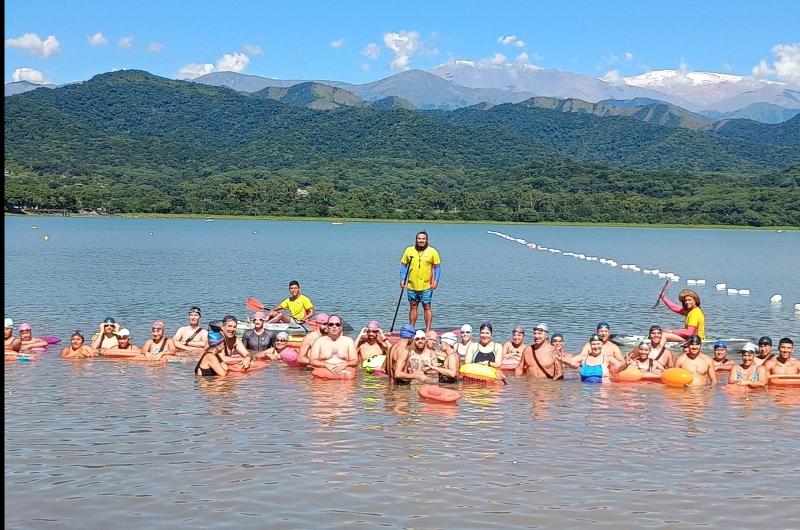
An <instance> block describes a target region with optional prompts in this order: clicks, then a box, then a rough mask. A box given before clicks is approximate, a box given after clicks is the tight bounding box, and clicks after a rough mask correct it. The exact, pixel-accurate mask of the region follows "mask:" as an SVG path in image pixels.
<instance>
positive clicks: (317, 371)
mask: <svg viewBox="0 0 800 530" xmlns="http://www.w3.org/2000/svg"><path fill="white" fill-rule="evenodd" d="M311 375H313V376H314V377H316V378H318V379H353V378H354V377H355V376H356V374H355V372H353V371H351V370H349V369H344V370H342V371H341V372H339V373H338V374H335V373H333V372H331V371H330V370H328V369H327V368H325V367H324V366H320V367H318V368H314V369H313V370H312V371H311Z"/></svg>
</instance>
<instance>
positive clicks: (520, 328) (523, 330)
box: [512, 326, 525, 335]
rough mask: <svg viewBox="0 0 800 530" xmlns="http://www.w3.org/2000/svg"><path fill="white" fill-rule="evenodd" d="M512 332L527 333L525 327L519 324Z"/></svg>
mask: <svg viewBox="0 0 800 530" xmlns="http://www.w3.org/2000/svg"><path fill="white" fill-rule="evenodd" d="M512 333H522V334H523V335H524V334H525V328H523V327H522V326H517V327H515V328H514V331H512Z"/></svg>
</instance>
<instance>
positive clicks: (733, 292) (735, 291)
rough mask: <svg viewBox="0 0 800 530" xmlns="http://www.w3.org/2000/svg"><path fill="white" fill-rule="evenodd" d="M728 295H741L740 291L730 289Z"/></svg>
mask: <svg viewBox="0 0 800 530" xmlns="http://www.w3.org/2000/svg"><path fill="white" fill-rule="evenodd" d="M728 294H739V289H730V288H729V289H728Z"/></svg>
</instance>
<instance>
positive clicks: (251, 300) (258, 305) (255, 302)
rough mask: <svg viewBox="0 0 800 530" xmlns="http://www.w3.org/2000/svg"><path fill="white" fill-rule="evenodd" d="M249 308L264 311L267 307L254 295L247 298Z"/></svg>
mask: <svg viewBox="0 0 800 530" xmlns="http://www.w3.org/2000/svg"><path fill="white" fill-rule="evenodd" d="M246 305H247V309H249V310H250V311H263V310H264V309H266V308H265V307H264V304H262V303H261V302H259V301H258V300H257V299H255V298H253V297H252V296H250V297H248V298H247V304H246Z"/></svg>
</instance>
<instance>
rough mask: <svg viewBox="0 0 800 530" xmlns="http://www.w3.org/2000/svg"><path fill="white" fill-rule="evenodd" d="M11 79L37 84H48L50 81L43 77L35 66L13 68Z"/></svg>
mask: <svg viewBox="0 0 800 530" xmlns="http://www.w3.org/2000/svg"><path fill="white" fill-rule="evenodd" d="M11 79H13V80H14V81H15V82H16V81H27V82H29V83H35V84H37V85H46V84H49V83H50V81H48V80H46V79H45V78H44V74H43V73H42V72H40V71H39V70H37V69H35V68H27V67H22V68H17V69H16V70H14V74H13V75H12V76H11Z"/></svg>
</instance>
